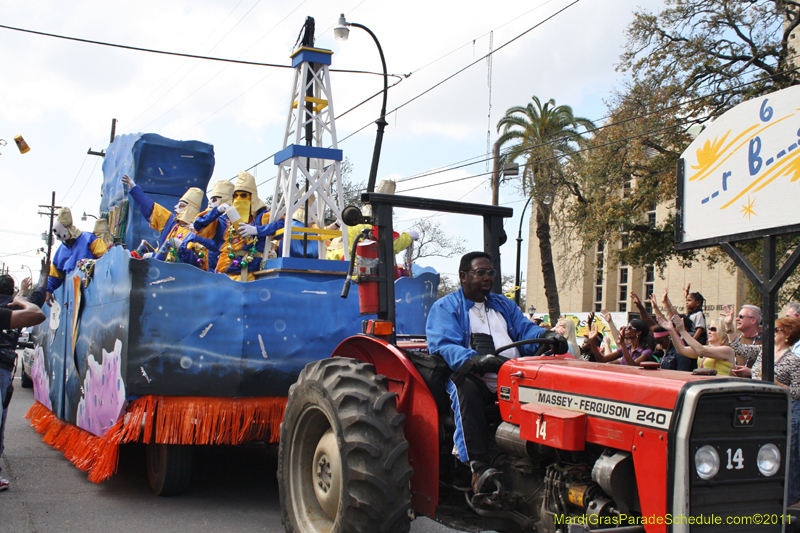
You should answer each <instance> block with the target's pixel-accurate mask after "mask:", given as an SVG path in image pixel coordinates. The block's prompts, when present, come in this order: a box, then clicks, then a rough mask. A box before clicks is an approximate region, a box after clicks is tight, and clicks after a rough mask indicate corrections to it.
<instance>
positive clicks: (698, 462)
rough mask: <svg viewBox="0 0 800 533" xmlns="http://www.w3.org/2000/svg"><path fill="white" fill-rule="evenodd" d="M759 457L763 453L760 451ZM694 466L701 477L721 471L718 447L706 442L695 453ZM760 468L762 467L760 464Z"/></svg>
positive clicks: (710, 476) (709, 476) (708, 477)
mask: <svg viewBox="0 0 800 533" xmlns="http://www.w3.org/2000/svg"><path fill="white" fill-rule="evenodd" d="M759 457H761V454H760V453H759ZM694 467H695V469H696V470H697V475H698V476H700V479H711V478H712V477H714V476H716V475H717V472H719V454H718V453H717V450H716V448H714V447H713V446H709V445H708V444H706V445H705V446H703V447H702V448H700V449H699V450H697V451H696V452H695V453H694ZM759 468H761V467H760V466H759Z"/></svg>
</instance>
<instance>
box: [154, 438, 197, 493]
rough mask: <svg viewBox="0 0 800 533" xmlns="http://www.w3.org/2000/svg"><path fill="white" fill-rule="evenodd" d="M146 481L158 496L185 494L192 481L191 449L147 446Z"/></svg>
mask: <svg viewBox="0 0 800 533" xmlns="http://www.w3.org/2000/svg"><path fill="white" fill-rule="evenodd" d="M147 480H148V481H149V482H150V488H151V489H153V492H155V493H156V494H157V495H158V496H176V495H178V494H183V493H184V492H186V489H188V488H189V483H190V482H191V480H192V447H191V446H190V445H180V444H157V443H151V444H148V445H147Z"/></svg>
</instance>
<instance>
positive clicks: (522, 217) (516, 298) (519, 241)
mask: <svg viewBox="0 0 800 533" xmlns="http://www.w3.org/2000/svg"><path fill="white" fill-rule="evenodd" d="M531 200H533V196H529V197H528V201H527V202H525V207H523V208H522V214H521V215H520V216H519V232H518V233H517V277H516V281H515V282H514V287H516V288H517V290H516V291H514V303H515V304H517V307H519V293H520V292H522V288H521V287H520V286H519V284H520V279H519V278H520V271H519V261H520V255H521V254H522V221H523V220H525V210H526V209H528V205H530V203H531Z"/></svg>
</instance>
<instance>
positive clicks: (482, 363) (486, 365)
mask: <svg viewBox="0 0 800 533" xmlns="http://www.w3.org/2000/svg"><path fill="white" fill-rule="evenodd" d="M506 361H508V359H507V358H506V357H503V356H501V355H491V354H490V355H474V356H472V371H473V372H475V373H476V374H479V375H481V376H482V375H484V374H487V373H488V374H497V373H498V372H499V371H500V367H501V366H503V363H505V362H506Z"/></svg>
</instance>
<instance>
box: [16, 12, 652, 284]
mask: <svg viewBox="0 0 800 533" xmlns="http://www.w3.org/2000/svg"><path fill="white" fill-rule="evenodd" d="M571 1H572V0H549V1H547V0H532V1H518V0H513V1H511V0H509V1H504V0H500V1H494V2H487V1H473V0H462V1H459V2H453V1H439V2H431V1H427V2H421V1H418V0H407V1H404V2H387V1H385V0H384V1H378V0H343V1H342V2H331V1H330V0H326V1H322V0H305V1H302V0H301V1H289V2H287V1H284V2H277V1H274V0H241V1H239V2H238V3H237V2H236V1H235V0H230V1H226V2H223V1H218V0H216V1H215V0H191V1H190V0H171V1H167V2H164V1H158V2H157V1H152V0H137V1H136V2H133V1H116V2H108V1H99V0H96V1H91V0H75V1H73V2H69V3H64V2H61V1H54V0H41V1H37V2H12V1H9V0H2V2H1V3H0V5H2V11H0V12H2V18H0V24H3V25H6V26H12V27H18V28H24V29H29V30H34V31H40V32H46V33H53V34H59V35H65V36H71V37H78V38H83V39H89V40H96V41H103V42H109V43H116V44H123V45H129V46H136V47H142V48H150V49H157V50H164V51H171V52H182V53H189V54H197V55H207V56H214V57H221V58H228V59H241V60H246V61H257V62H265V63H275V64H281V65H289V64H290V59H289V54H290V53H291V50H292V48H293V46H294V44H295V42H296V40H297V37H298V34H299V33H300V30H301V28H302V26H303V23H304V21H305V18H306V16H312V17H314V18H315V19H316V46H317V47H319V48H328V49H331V50H333V52H334V56H333V67H332V68H339V69H352V70H368V71H378V70H380V60H379V57H378V54H377V49H376V47H375V45H374V44H373V43H372V41H371V39H370V38H369V36H368V35H367V34H366V32H364V31H362V30H360V29H357V28H353V29H352V31H351V34H350V39H349V40H348V41H347V42H338V41H335V40H334V39H333V32H332V28H333V26H334V25H335V24H336V20H337V18H338V16H339V13H340V12H343V13H345V14H346V16H347V19H348V20H349V21H351V22H358V23H361V24H363V25H365V26H368V27H369V28H370V29H371V30H372V31H373V32H374V33H375V34H376V36H377V37H378V39H379V40H380V42H381V45H382V47H383V50H384V54H385V56H386V62H387V68H388V71H389V72H390V73H394V74H408V73H411V76H410V77H408V78H405V79H404V80H403V81H402V82H401V83H400V84H399V85H398V86H396V87H394V88H392V89H391V90H390V92H389V101H388V108H389V109H390V110H392V109H395V108H397V107H398V106H402V107H401V108H400V109H399V110H398V111H397V112H394V113H391V114H390V116H389V117H388V118H387V120H388V122H389V126H388V127H387V129H386V133H385V136H384V142H383V152H382V156H381V163H380V169H379V178H393V179H396V180H398V187H397V191H398V193H400V194H403V191H407V190H408V191H409V192H408V194H409V195H415V196H425V197H434V198H441V199H448V200H462V201H469V202H475V203H484V204H488V203H490V202H491V192H490V187H489V182H488V178H487V177H485V176H483V177H476V178H472V179H465V180H463V181H458V182H455V183H449V184H446V185H440V186H435V187H426V188H422V189H417V190H413V191H411V190H410V189H412V188H416V187H421V186H428V185H432V184H435V183H440V182H444V181H450V180H454V179H457V178H467V177H469V176H471V175H475V174H482V173H484V172H486V171H487V170H488V169H487V164H486V163H479V164H475V165H472V166H469V167H466V168H462V169H458V170H453V171H448V172H443V173H438V174H435V175H432V176H429V177H425V178H422V179H415V180H410V181H408V182H404V181H402V180H403V179H404V178H408V177H411V176H414V175H416V174H419V173H423V172H426V171H430V170H432V169H437V168H439V167H443V166H447V165H452V164H454V163H456V162H459V161H463V160H467V159H470V158H478V157H479V156H481V155H482V154H484V153H485V152H486V146H487V131H488V130H491V141H492V142H493V141H494V140H495V139H496V138H497V133H496V130H495V128H496V124H497V121H498V120H499V118H500V117H502V115H503V114H504V112H505V110H506V109H508V108H509V107H511V106H514V105H523V106H524V105H527V104H528V103H529V102H530V99H531V96H532V95H537V96H538V97H539V98H540V99H541V100H542V101H546V100H547V99H549V98H554V99H555V100H556V102H557V104H566V105H570V106H572V107H573V109H574V112H575V114H576V115H577V116H582V117H585V118H589V119H592V120H598V119H601V118H602V117H603V115H604V113H605V108H604V106H603V99H604V98H607V97H608V95H609V93H610V92H611V91H612V90H613V88H614V87H618V86H619V85H620V82H621V75H620V74H619V73H618V72H616V71H615V68H614V67H615V64H616V63H617V61H618V57H619V54H620V52H621V50H622V46H623V44H624V42H625V28H626V26H627V24H629V23H630V21H631V20H632V12H633V10H635V9H637V7H639V6H641V7H644V8H647V9H649V10H656V11H657V10H658V9H659V8H660V6H661V5H662V1H659V0H638V1H634V0H615V1H613V2H609V1H601V0H580V1H578V2H577V3H576V4H575V5H573V6H571V7H569V8H567V9H566V10H565V11H563V12H562V13H560V14H557V15H555V17H554V18H552V19H551V20H549V21H547V22H544V23H542V24H541V25H540V26H539V27H538V28H536V29H533V30H531V31H530V32H528V33H526V34H525V35H523V36H522V37H520V38H518V39H517V40H515V41H514V42H513V43H511V44H509V45H508V46H505V47H503V48H502V49H500V50H498V51H497V52H496V53H495V54H494V55H493V61H492V71H491V76H489V72H488V65H487V61H486V60H483V61H480V62H479V63H478V64H476V65H474V66H472V67H471V68H469V69H468V70H466V71H465V72H463V73H461V74H458V75H457V76H455V77H454V78H452V79H451V80H449V81H447V82H445V83H443V84H442V85H440V86H438V87H436V88H435V89H433V90H431V91H430V92H428V93H427V94H424V95H423V96H421V97H420V98H418V99H416V100H414V101H413V102H410V103H408V104H407V105H403V104H406V103H407V102H409V100H411V99H412V98H414V97H416V96H418V95H420V94H421V93H423V92H424V91H426V90H428V89H429V88H431V87H432V86H433V85H435V84H437V83H439V82H440V81H442V80H444V79H445V78H447V77H448V76H450V75H452V74H454V73H456V72H457V71H459V70H460V69H462V68H464V67H466V66H467V65H469V64H470V63H472V62H474V61H475V60H477V59H480V58H481V57H482V56H484V55H485V54H487V53H488V52H489V50H490V46H491V47H492V48H493V49H495V50H497V49H498V48H501V46H502V45H503V44H505V43H507V42H508V41H510V40H512V39H514V38H516V37H517V36H519V35H520V34H522V33H523V32H525V31H526V30H529V29H530V28H532V27H534V26H536V25H537V24H539V23H541V22H542V21H544V20H545V19H546V18H547V17H549V16H551V15H553V14H554V13H556V12H558V11H559V10H561V9H563V8H565V7H566V6H568V5H569V4H570V3H571ZM490 35H491V45H490ZM0 57H2V64H3V74H2V83H0V138H2V139H5V140H6V141H7V142H8V143H9V145H8V146H5V147H0V153H2V155H1V156H0V175H1V176H2V178H3V180H2V184H3V195H4V197H5V198H6V200H5V202H4V203H3V207H4V209H3V210H2V211H0V237H2V245H0V262H3V263H5V265H6V266H8V267H9V269H10V271H11V273H12V275H14V276H16V277H17V278H19V277H20V275H21V274H22V273H23V272H24V273H27V269H24V268H23V267H22V266H23V265H26V266H29V267H31V268H32V269H34V270H35V269H36V268H37V265H38V262H39V259H40V257H41V256H36V255H35V253H34V250H35V249H36V248H38V247H40V246H42V245H43V244H44V242H43V241H42V240H41V233H42V232H43V231H46V230H47V227H48V220H47V219H46V218H45V217H40V216H38V215H37V211H38V207H37V206H38V205H39V204H49V203H50V199H51V193H52V191H55V192H56V204H58V205H66V206H69V207H71V208H72V210H73V213H74V215H75V218H76V220H77V224H78V226H79V227H81V228H82V229H84V230H88V231H91V228H92V226H93V224H92V219H89V220H90V221H89V222H81V221H80V220H79V216H80V214H81V213H83V212H84V211H86V212H88V213H92V214H95V215H96V214H98V207H99V203H100V197H99V190H100V184H101V181H102V170H101V167H102V160H101V158H99V157H95V156H91V155H87V150H88V149H90V148H91V149H92V150H95V151H99V150H101V149H105V148H106V147H107V145H108V142H109V133H110V127H111V119H112V118H116V119H117V120H118V123H117V133H118V134H120V133H136V132H143V133H158V134H160V135H164V136H166V137H170V138H173V139H180V140H199V141H203V142H206V143H209V144H212V145H213V146H214V151H215V155H216V168H215V171H214V175H213V177H212V179H211V183H213V182H214V181H216V180H218V179H223V178H230V177H232V176H235V174H236V173H237V172H238V171H240V170H244V169H246V168H249V167H251V166H252V165H254V164H256V163H257V162H259V161H261V160H263V159H265V158H267V157H268V156H270V155H272V154H273V153H275V152H276V151H278V150H279V149H280V148H281V143H282V139H283V134H284V131H283V128H284V125H285V121H286V116H287V113H288V101H289V98H290V97H291V94H290V92H291V79H292V78H291V76H292V70H291V69H280V68H271V67H262V66H246V65H235V64H229V63H220V62H214V61H205V60H196V59H187V58H181V57H174V56H167V55H159V54H152V53H144V52H138V51H130V50H123V49H119V48H109V47H103V46H98V45H93V44H86V43H79V42H72V41H65V40H61V39H55V38H52V37H45V36H39V35H32V34H28V33H21V32H17V31H12V30H8V29H4V28H0ZM394 80H395V78H391V80H390V83H393V81H394ZM489 80H491V98H490V88H489ZM381 86H382V78H381V77H379V76H373V75H364V74H346V73H332V75H331V89H332V92H333V100H334V105H335V110H336V113H337V114H341V113H343V112H344V111H346V110H348V109H350V108H351V107H353V106H355V105H356V104H358V103H359V102H361V101H362V100H364V99H365V98H367V97H368V96H370V95H372V94H374V93H375V92H377V91H379V90H380V88H381ZM490 103H491V109H490ZM379 110H380V100H379V99H377V98H376V99H373V100H372V101H370V102H368V103H366V104H364V105H361V106H360V107H358V108H356V109H354V110H353V111H351V112H350V113H348V114H347V115H345V116H343V117H341V119H339V120H338V121H337V123H336V126H337V131H338V136H339V139H340V140H341V142H340V145H339V148H341V149H342V150H344V154H345V156H346V157H348V158H349V159H350V161H351V163H352V164H353V167H354V173H353V177H354V179H356V180H363V181H366V177H367V175H368V173H369V167H370V161H371V156H372V146H373V143H374V139H375V126H374V125H373V124H371V122H372V121H374V120H375V118H377V115H378V113H379ZM365 125H369V126H368V127H366V128H365V129H363V130H362V131H360V132H359V133H357V134H355V135H353V136H352V137H350V138H348V139H346V140H344V139H345V137H348V136H349V135H350V134H352V133H353V132H355V131H357V130H359V129H360V128H362V127H363V126H365ZM16 134H22V135H23V136H24V138H25V140H26V141H27V142H28V144H29V145H30V147H31V151H30V152H29V153H27V154H24V155H21V154H20V153H19V152H18V151H17V149H16V147H15V146H14V144H13V137H14V135H16ZM251 173H253V174H254V175H255V176H256V180H257V182H258V183H259V194H260V195H261V196H262V197H267V196H269V195H271V194H272V193H273V190H274V186H275V181H274V179H271V178H273V176H274V175H275V167H274V164H273V163H272V161H271V160H270V161H268V162H266V163H264V164H262V165H259V166H258V167H257V168H256V169H254V170H251ZM524 200H525V199H524V198H521V197H520V193H519V191H518V190H517V189H516V188H515V187H508V188H504V189H503V190H502V191H501V195H500V203H501V204H502V205H507V206H510V207H513V208H514V210H515V216H514V218H513V219H510V220H509V221H507V223H506V231H507V232H508V234H509V243H508V244H507V245H506V246H504V247H503V250H502V252H503V271H504V273H508V274H513V271H514V258H515V255H516V243H515V238H516V235H517V229H518V225H519V211H520V210H521V208H522V206H523V205H524ZM397 215H398V216H397V217H396V220H397V227H399V228H400V229H406V228H408V227H410V226H411V224H413V221H414V220H415V219H416V218H418V217H419V216H421V215H420V213H415V212H410V211H405V212H402V211H401V212H399V213H398V214H397ZM426 215H427V214H426ZM529 215H530V210H529V211H528V212H527V213H526V219H525V227H527V218H528V216H529ZM433 220H436V221H439V222H441V223H442V225H443V226H444V228H445V229H446V231H448V232H449V233H451V234H453V235H457V236H461V237H463V238H466V239H468V247H469V248H471V249H480V248H481V247H482V237H481V235H482V233H481V226H480V222H479V220H477V219H474V220H473V218H472V217H466V218H462V217H456V216H448V217H444V216H436V217H435V218H434V219H433ZM523 239H524V243H523V266H522V268H523V270H525V269H526V265H525V259H524V258H525V257H526V252H525V250H526V249H527V243H528V238H527V231H525V230H524V231H523ZM430 264H432V265H433V266H435V267H437V269H439V270H440V271H442V272H454V271H455V270H456V264H457V259H451V260H433V261H431V262H430Z"/></svg>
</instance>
